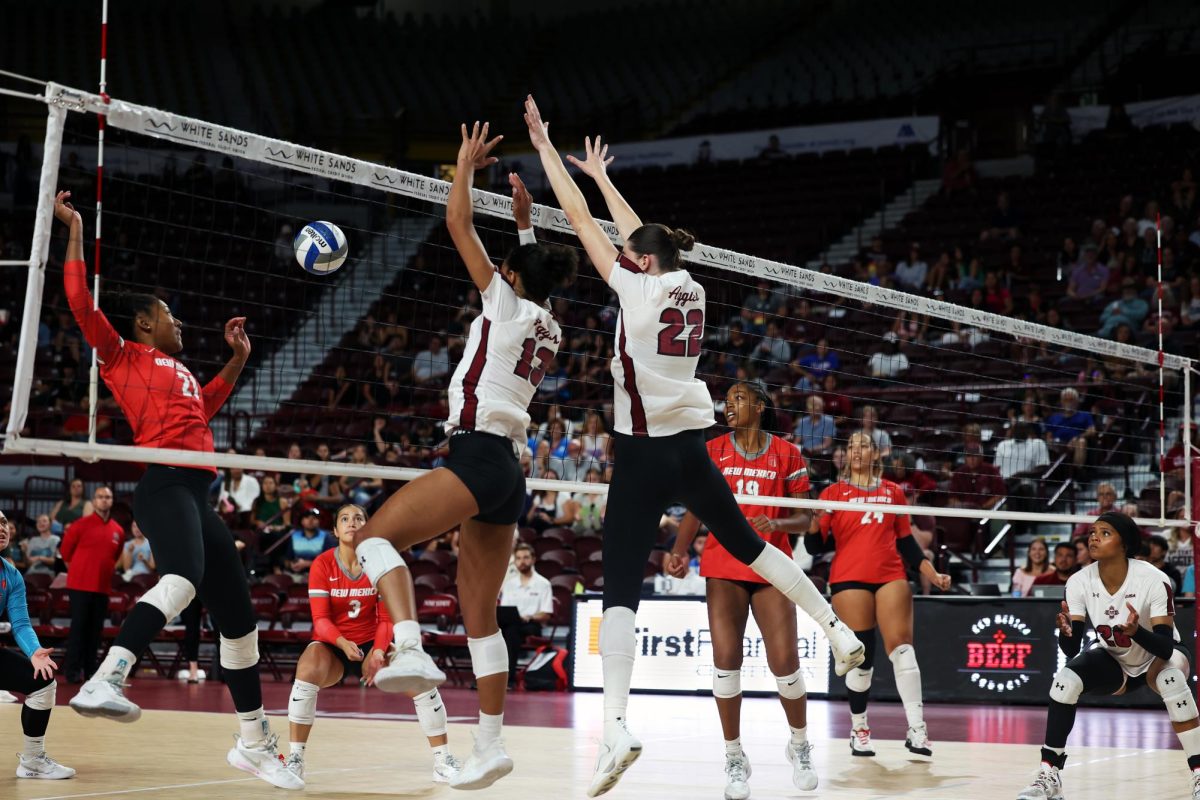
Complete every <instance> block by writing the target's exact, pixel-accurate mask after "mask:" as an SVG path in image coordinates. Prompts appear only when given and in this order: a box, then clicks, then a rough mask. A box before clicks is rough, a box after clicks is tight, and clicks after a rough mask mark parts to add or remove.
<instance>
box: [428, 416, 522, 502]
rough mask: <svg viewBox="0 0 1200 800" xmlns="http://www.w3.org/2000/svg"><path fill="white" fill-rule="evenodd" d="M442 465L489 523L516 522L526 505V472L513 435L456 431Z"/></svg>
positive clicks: (452, 435)
mask: <svg viewBox="0 0 1200 800" xmlns="http://www.w3.org/2000/svg"><path fill="white" fill-rule="evenodd" d="M442 466H443V467H445V468H446V469H448V470H450V471H451V472H453V473H454V474H455V476H456V477H457V478H458V479H459V480H460V481H462V482H463V484H464V485H465V486H466V487H467V490H468V491H470V492H471V496H472V497H474V498H475V503H476V504H477V505H478V506H479V513H478V514H476V515H475V517H474V518H475V519H476V520H478V521H479V522H484V523H487V524H489V525H515V524H516V523H517V521H518V520H519V519H520V518H521V512H522V511H523V510H524V509H525V473H524V472H523V471H522V470H521V461H520V459H519V458H517V453H516V449H515V446H514V444H513V441H512V439H509V438H508V437H507V436H498V435H496V434H494V433H484V432H483V431H462V430H460V431H455V432H454V433H452V434H451V435H450V456H449V458H447V459H446V461H445V463H443V464H442Z"/></svg>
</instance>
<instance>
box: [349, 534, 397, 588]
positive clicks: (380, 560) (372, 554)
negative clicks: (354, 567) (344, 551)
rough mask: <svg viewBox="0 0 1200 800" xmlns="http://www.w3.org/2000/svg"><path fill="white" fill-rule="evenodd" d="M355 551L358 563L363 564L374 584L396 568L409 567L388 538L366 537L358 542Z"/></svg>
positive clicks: (364, 570)
mask: <svg viewBox="0 0 1200 800" xmlns="http://www.w3.org/2000/svg"><path fill="white" fill-rule="evenodd" d="M354 553H355V555H356V556H358V563H359V564H362V568H363V572H365V573H367V577H368V578H370V580H371V585H372V586H375V585H376V584H378V583H379V579H380V578H382V577H383V576H384V575H387V574H388V573H389V572H391V571H392V570H394V569H408V565H407V564H405V563H404V559H403V558H401V557H400V554H399V553H397V552H396V548H395V547H392V543H391V542H389V541H388V540H387V539H380V538H379V537H372V538H370V539H364V540H363V541H361V542H359V543H358V547H356V548H355V549H354Z"/></svg>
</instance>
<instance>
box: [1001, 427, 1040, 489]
mask: <svg viewBox="0 0 1200 800" xmlns="http://www.w3.org/2000/svg"><path fill="white" fill-rule="evenodd" d="M1049 463H1050V450H1049V449H1048V448H1047V447H1046V443H1045V442H1044V441H1042V440H1041V439H1039V438H1038V437H1037V431H1036V430H1034V427H1033V426H1032V425H1030V424H1028V423H1024V422H1021V423H1017V425H1016V428H1015V430H1014V431H1013V437H1012V438H1011V439H1005V440H1004V441H1002V442H1001V443H1000V444H998V445H996V469H998V470H1000V477H1001V478H1004V480H1008V479H1009V478H1011V477H1012V476H1013V475H1016V474H1017V473H1018V472H1028V471H1029V470H1032V469H1036V468H1038V467H1044V466H1046V465H1048V464H1049Z"/></svg>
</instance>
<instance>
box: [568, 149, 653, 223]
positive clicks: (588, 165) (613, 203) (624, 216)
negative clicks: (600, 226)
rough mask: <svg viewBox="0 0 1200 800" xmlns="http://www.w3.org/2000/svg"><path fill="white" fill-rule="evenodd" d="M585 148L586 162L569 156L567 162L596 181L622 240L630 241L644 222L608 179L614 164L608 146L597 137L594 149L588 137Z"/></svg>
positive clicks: (610, 179)
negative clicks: (631, 236) (609, 171)
mask: <svg viewBox="0 0 1200 800" xmlns="http://www.w3.org/2000/svg"><path fill="white" fill-rule="evenodd" d="M583 146H584V149H585V150H586V151H587V158H586V159H585V160H583V161H580V160H579V159H578V158H576V157H575V156H571V155H569V156H567V161H570V162H571V163H572V164H574V165H575V166H577V167H579V169H581V170H582V171H583V174H585V175H587V176H589V177H590V178H592V180H594V181H596V185H597V186H599V187H600V194H602V195H604V203H605V205H607V206H608V213H609V214H610V215H612V218H613V222H615V223H616V224H617V230H618V231H620V233H621V238H622V239H628V238H629V236H630V235H631V234H632V233H633V232H634V231H636V230H637V229H638V228H640V227H642V220H641V218H639V217H638V215H637V214H635V213H634V211H633V209H632V208H631V207H630V205H629V203H628V202H626V200H625V198H624V197H622V196H621V193H620V192H618V191H617V187H616V186H615V185H614V184H613V182H612V178H610V177H608V165H609V164H611V163H612V156H609V155H608V145H606V144H601V142H600V137H599V136H597V137H596V144H595V146H594V147H593V146H592V139H591V137H590V136H587V137H584V140H583Z"/></svg>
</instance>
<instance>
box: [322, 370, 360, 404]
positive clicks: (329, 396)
mask: <svg viewBox="0 0 1200 800" xmlns="http://www.w3.org/2000/svg"><path fill="white" fill-rule="evenodd" d="M360 405H362V384H361V383H359V382H358V381H355V380H350V378H348V377H347V376H346V367H345V365H344V364H338V365H337V369H335V370H334V372H333V385H332V386H330V387H329V388H328V389H326V390H325V407H326V408H328V409H329V410H330V411H337V410H339V409H355V408H358V407H359V406H360Z"/></svg>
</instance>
